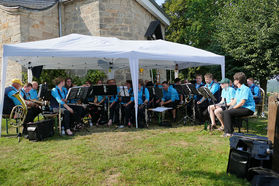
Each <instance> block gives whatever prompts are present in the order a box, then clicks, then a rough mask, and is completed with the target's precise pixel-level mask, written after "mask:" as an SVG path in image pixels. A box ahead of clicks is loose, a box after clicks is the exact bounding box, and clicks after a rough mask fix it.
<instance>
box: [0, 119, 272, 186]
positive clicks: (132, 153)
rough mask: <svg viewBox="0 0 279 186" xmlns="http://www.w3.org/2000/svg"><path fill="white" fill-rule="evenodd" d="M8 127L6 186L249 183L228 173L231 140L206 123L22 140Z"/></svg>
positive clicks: (0, 154) (2, 147)
mask: <svg viewBox="0 0 279 186" xmlns="http://www.w3.org/2000/svg"><path fill="white" fill-rule="evenodd" d="M4 124H5V123H4ZM249 126H250V128H251V129H252V130H251V132H252V133H256V134H261V135H266V126H267V120H264V119H257V120H252V121H251V122H250V125H249ZM4 128H5V126H2V134H3V137H2V138H0V184H3V185H249V183H248V182H246V181H245V180H242V179H238V178H236V177H235V176H233V175H227V174H226V168H227V163H228V155H229V138H221V137H220V135H221V133H218V132H213V133H209V132H207V131H201V130H202V129H203V127H202V126H178V127H176V128H159V127H152V128H151V129H145V130H137V129H123V130H117V131H113V130H112V129H108V128H95V127H93V128H91V129H90V132H89V133H83V132H80V133H78V134H77V135H76V136H74V137H66V136H65V137H59V136H55V137H53V138H49V139H47V140H45V141H42V142H29V141H28V140H26V139H23V140H22V141H21V142H20V143H18V142H17V139H16V138H15V137H7V136H6V135H5V134H6V133H5V130H4ZM13 132H14V131H13Z"/></svg>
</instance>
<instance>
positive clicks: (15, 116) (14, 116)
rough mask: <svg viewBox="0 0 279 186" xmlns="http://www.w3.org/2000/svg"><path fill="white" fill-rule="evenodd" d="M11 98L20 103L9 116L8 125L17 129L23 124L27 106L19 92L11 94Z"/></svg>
mask: <svg viewBox="0 0 279 186" xmlns="http://www.w3.org/2000/svg"><path fill="white" fill-rule="evenodd" d="M13 96H14V97H15V98H16V99H17V100H18V101H19V102H20V103H21V105H16V106H14V107H13V109H12V112H11V114H10V125H12V126H14V127H16V128H18V127H20V126H21V125H22V124H23V123H24V121H25V118H26V116H27V112H28V110H27V105H26V103H25V101H24V99H23V97H22V96H21V95H20V93H19V92H17V93H15V94H13Z"/></svg>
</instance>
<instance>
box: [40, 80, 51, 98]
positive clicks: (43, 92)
mask: <svg viewBox="0 0 279 186" xmlns="http://www.w3.org/2000/svg"><path fill="white" fill-rule="evenodd" d="M38 98H41V99H42V100H43V101H50V98H51V91H50V90H49V89H48V85H47V84H46V83H44V84H40V85H39V92H38Z"/></svg>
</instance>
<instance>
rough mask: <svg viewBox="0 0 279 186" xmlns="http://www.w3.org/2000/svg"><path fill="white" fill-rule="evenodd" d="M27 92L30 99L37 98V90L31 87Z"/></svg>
mask: <svg viewBox="0 0 279 186" xmlns="http://www.w3.org/2000/svg"><path fill="white" fill-rule="evenodd" d="M29 94H30V98H31V99H36V100H38V93H37V90H34V89H31V90H30V92H29Z"/></svg>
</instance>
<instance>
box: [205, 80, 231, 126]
mask: <svg viewBox="0 0 279 186" xmlns="http://www.w3.org/2000/svg"><path fill="white" fill-rule="evenodd" d="M219 83H220V85H221V88H222V95H221V98H222V100H221V102H220V103H218V104H216V105H210V106H209V107H208V112H209V116H210V120H211V126H209V129H214V128H216V122H215V116H216V117H217V118H218V120H219V121H220V123H221V127H220V128H219V129H218V130H220V131H223V130H224V121H223V117H222V114H221V113H222V111H223V110H226V109H227V107H228V106H230V105H231V103H232V102H233V100H234V96H235V90H234V88H232V87H230V86H229V83H230V80H229V79H227V78H224V79H222V81H220V82H219Z"/></svg>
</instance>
